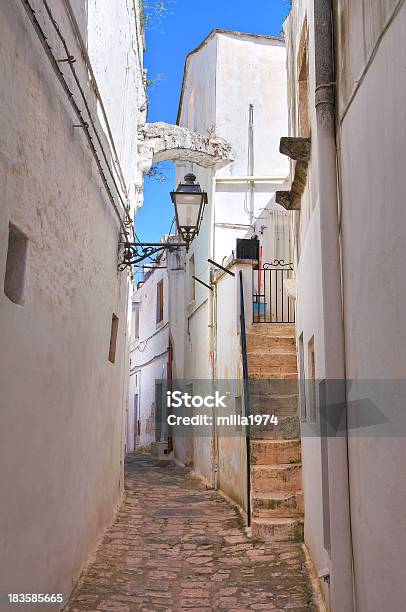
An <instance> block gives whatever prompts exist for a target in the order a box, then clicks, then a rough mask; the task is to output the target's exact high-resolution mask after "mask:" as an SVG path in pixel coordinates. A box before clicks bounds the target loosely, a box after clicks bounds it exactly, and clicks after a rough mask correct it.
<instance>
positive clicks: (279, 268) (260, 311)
mask: <svg viewBox="0 0 406 612" xmlns="http://www.w3.org/2000/svg"><path fill="white" fill-rule="evenodd" d="M291 278H293V264H292V263H285V262H284V260H283V259H275V260H274V261H273V262H272V263H265V264H263V266H262V267H258V268H257V269H255V270H254V269H253V270H252V313H253V323H294V322H295V306H294V302H293V299H292V298H291V297H290V296H289V295H288V293H287V290H286V287H285V284H284V281H285V280H288V279H291Z"/></svg>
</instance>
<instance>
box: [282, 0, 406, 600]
mask: <svg viewBox="0 0 406 612" xmlns="http://www.w3.org/2000/svg"><path fill="white" fill-rule="evenodd" d="M285 31H286V44H287V52H288V89H289V98H288V101H289V136H290V137H292V138H293V141H292V142H290V145H291V155H290V157H291V158H292V160H293V161H292V179H293V181H292V188H291V190H290V191H289V192H288V193H282V194H280V195H279V196H277V199H279V201H281V202H282V201H284V202H285V203H287V208H288V209H295V210H296V212H295V213H294V214H295V216H296V219H295V231H294V236H295V268H296V273H297V325H296V332H297V344H298V350H299V358H298V363H299V369H300V376H301V379H302V381H303V383H304V384H303V385H301V388H302V398H301V404H302V406H301V407H302V462H303V489H304V506H305V541H306V543H307V545H308V547H309V548H310V551H311V555H312V558H313V560H314V562H315V565H316V568H317V570H318V572H319V575H320V576H321V577H322V578H321V585H322V588H323V590H324V594H325V598H326V602H327V603H328V605H329V606H330V607H331V609H332V610H337V611H340V612H341V611H349V610H357V612H367V611H370V610H382V609H386V610H393V611H395V610H400V609H402V608H403V607H404V601H405V596H406V592H405V583H404V580H403V570H402V566H403V561H402V558H403V554H404V553H403V550H404V545H405V533H406V525H405V517H404V512H403V508H404V506H405V501H406V488H405V483H404V478H403V477H402V473H401V471H402V466H403V465H404V463H405V453H406V446H405V444H404V425H403V419H402V418H400V416H401V415H400V412H399V409H398V408H397V406H400V405H403V403H404V393H403V384H402V381H404V378H405V371H406V370H405V367H406V352H405V349H404V346H405V343H404V324H403V321H402V314H401V306H400V305H401V304H402V301H403V300H404V299H405V290H404V283H403V280H402V278H403V274H402V272H401V270H400V266H401V263H400V262H402V261H403V259H404V255H405V252H404V251H405V248H404V241H403V239H402V238H401V236H403V233H404V229H405V223H406V218H405V213H404V207H403V206H402V205H401V200H402V194H403V191H404V172H403V171H402V165H404V162H403V160H404V151H403V147H402V145H401V143H402V140H404V136H405V125H406V124H405V116H404V115H405V110H404V105H402V104H399V100H400V99H401V97H402V95H403V93H404V91H405V86H406V79H405V71H404V65H403V64H404V62H403V59H402V53H401V52H400V51H399V43H400V41H401V40H404V37H405V32H406V7H405V4H404V2H396V1H393V2H383V3H382V2H379V3H370V2H369V3H366V2H359V3H352V2H348V1H337V2H336V1H334V2H324V1H315V2H307V1H298V0H296V1H294V2H293V5H292V11H291V14H290V16H289V17H288V19H287V21H286V23H285ZM333 40H334V43H333V42H332V41H333ZM333 45H334V46H333ZM402 62H403V63H402ZM285 144H286V143H285ZM283 146H284V143H283V142H282V143H281V149H282V148H283ZM293 149H294V150H293ZM304 149H306V151H307V152H306V155H305V156H303V151H304ZM292 151H293V152H292ZM300 151H301V153H300ZM388 270H391V272H390V273H389V274H388V273H387V271H388ZM337 381H339V383H338V384H337ZM343 381H345V384H342V382H343ZM310 388H315V389H316V392H315V393H314V394H312V393H311V392H310ZM365 398H368V401H369V402H370V405H369V406H370V410H371V411H370V412H367V413H366V416H364V417H363V418H362V417H361V416H360V412H359V411H358V408H357V407H358V406H359V404H357V402H360V401H363V402H365ZM334 405H336V406H337V405H341V406H342V407H345V410H342V411H341V412H340V414H339V415H338V416H339V418H340V419H341V420H342V421H341V422H342V424H343V427H342V429H341V430H340V433H339V434H338V435H337V434H336V433H335V431H333V432H331V430H330V431H329V430H328V429H326V430H325V429H323V416H322V414H321V409H323V407H324V406H327V412H325V413H324V415H327V428H328V427H329V414H331V411H332V410H333V406H334ZM329 411H330V412H329ZM374 414H375V415H376V414H378V415H380V416H379V418H378V420H374ZM384 423H386V426H385V425H384ZM374 424H375V426H373V425H374ZM324 425H326V423H324ZM315 426H317V427H320V429H318V432H319V433H318V435H315V434H314V433H312V431H314V430H315ZM317 427H316V429H317ZM402 427H403V429H402ZM309 432H310V433H309Z"/></svg>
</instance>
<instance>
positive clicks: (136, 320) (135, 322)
mask: <svg viewBox="0 0 406 612" xmlns="http://www.w3.org/2000/svg"><path fill="white" fill-rule="evenodd" d="M132 315H133V316H132V332H133V340H134V341H135V340H138V338H139V337H140V307H139V304H138V303H136V302H133V312H132Z"/></svg>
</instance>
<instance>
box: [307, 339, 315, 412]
mask: <svg viewBox="0 0 406 612" xmlns="http://www.w3.org/2000/svg"><path fill="white" fill-rule="evenodd" d="M307 354H308V365H309V405H310V421H311V422H312V423H315V422H316V406H317V404H316V358H315V352H314V336H312V337H311V338H310V340H309V342H308V345H307Z"/></svg>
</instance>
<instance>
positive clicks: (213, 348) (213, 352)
mask: <svg viewBox="0 0 406 612" xmlns="http://www.w3.org/2000/svg"><path fill="white" fill-rule="evenodd" d="M215 198H216V171H215V170H214V173H213V177H212V181H211V209H210V229H209V231H210V234H209V236H210V242H209V258H210V259H214V258H215V240H216V235H215V231H216V227H215ZM211 281H212V278H211V272H210V283H211ZM209 317H210V320H209V352H210V359H211V378H212V386H213V393H214V390H215V389H214V386H215V381H216V379H217V285H216V284H215V285H214V287H213V291H209ZM213 410H214V408H213ZM214 416H215V415H214V414H213V417H214ZM211 455H212V460H211V464H212V465H211V472H212V487H213V489H214V490H217V487H218V444H217V431H216V419H215V418H213V425H212V443H211Z"/></svg>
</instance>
